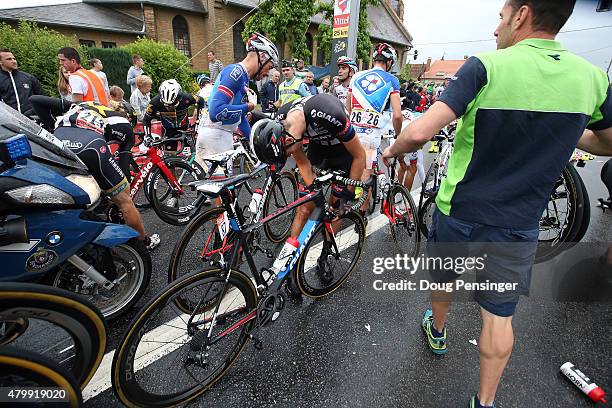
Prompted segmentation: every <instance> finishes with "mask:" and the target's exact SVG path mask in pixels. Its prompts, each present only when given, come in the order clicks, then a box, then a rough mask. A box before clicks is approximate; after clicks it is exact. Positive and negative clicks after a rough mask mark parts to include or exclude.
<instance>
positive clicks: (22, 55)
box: [0, 21, 85, 96]
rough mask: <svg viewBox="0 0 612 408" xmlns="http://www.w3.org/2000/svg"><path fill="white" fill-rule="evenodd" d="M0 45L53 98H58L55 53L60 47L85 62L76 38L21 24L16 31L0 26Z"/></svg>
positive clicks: (34, 25) (29, 24)
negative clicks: (10, 53) (76, 53)
mask: <svg viewBox="0 0 612 408" xmlns="http://www.w3.org/2000/svg"><path fill="white" fill-rule="evenodd" d="M0 44H2V48H8V49H9V50H11V51H12V52H13V55H15V58H16V59H17V63H18V64H19V69H20V70H22V71H25V72H28V73H30V74H32V75H34V76H35V77H36V78H38V80H39V81H40V83H41V85H42V87H43V89H44V90H45V91H46V92H47V93H48V94H49V95H54V96H58V95H59V92H58V91H57V79H58V72H59V68H58V67H59V62H58V59H57V51H58V50H59V49H60V48H62V47H74V48H76V49H77V50H78V51H79V52H80V53H81V59H83V60H84V58H85V57H84V54H83V52H82V50H81V49H80V47H79V45H78V42H77V40H76V37H67V36H65V35H62V34H60V33H58V32H57V31H53V30H50V29H48V28H46V27H39V26H38V25H37V24H36V23H29V22H25V21H21V22H20V23H19V25H18V26H17V27H16V28H14V27H12V26H10V25H8V24H5V23H0Z"/></svg>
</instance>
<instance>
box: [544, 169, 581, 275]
mask: <svg viewBox="0 0 612 408" xmlns="http://www.w3.org/2000/svg"><path fill="white" fill-rule="evenodd" d="M578 177H579V176H578V173H577V172H576V169H575V168H574V167H573V166H572V165H571V164H568V165H567V166H565V168H564V169H563V172H562V173H561V176H560V179H561V180H564V184H565V185H566V186H567V203H568V206H569V209H568V216H567V219H566V220H565V221H564V226H563V229H562V231H561V233H560V234H559V236H558V237H555V238H553V239H546V240H543V239H541V238H540V239H538V248H537V251H536V256H535V261H534V262H535V263H541V262H546V261H548V260H550V259H552V258H554V257H555V256H557V255H558V254H560V253H561V252H563V251H564V250H565V249H566V248H567V247H568V241H569V239H570V238H571V237H573V236H576V234H577V233H578V230H579V229H580V226H581V223H582V215H583V212H584V201H583V195H582V188H581V187H580V185H579V184H578V183H579V182H581V181H579V180H578ZM553 193H554V191H553V192H551V196H552V194H553ZM553 201H554V199H551V200H550V201H549V203H550V202H553ZM547 205H548V204H547ZM553 205H556V204H555V203H554V202H553Z"/></svg>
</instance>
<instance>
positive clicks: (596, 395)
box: [561, 361, 607, 404]
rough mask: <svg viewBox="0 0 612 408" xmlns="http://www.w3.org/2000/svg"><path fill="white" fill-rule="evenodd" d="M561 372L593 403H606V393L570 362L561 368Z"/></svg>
mask: <svg viewBox="0 0 612 408" xmlns="http://www.w3.org/2000/svg"><path fill="white" fill-rule="evenodd" d="M561 372H562V373H563V374H564V375H565V376H566V377H567V378H569V380H570V381H571V382H572V383H574V385H575V386H576V387H578V388H579V389H580V391H582V392H583V393H584V394H586V395H587V396H588V397H589V398H590V399H591V401H593V402H603V403H604V404H605V403H606V402H607V401H606V393H605V392H604V390H602V389H601V388H600V387H598V386H597V384H595V383H594V382H593V381H592V380H591V379H590V378H589V377H587V376H586V374H584V373H583V372H582V371H580V370H579V369H578V367H576V366H575V365H573V364H572V363H570V362H569V361H568V362H567V363H565V364H563V365H562V366H561Z"/></svg>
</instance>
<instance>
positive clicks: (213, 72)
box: [208, 51, 223, 84]
mask: <svg viewBox="0 0 612 408" xmlns="http://www.w3.org/2000/svg"><path fill="white" fill-rule="evenodd" d="M222 69H223V63H222V62H221V61H220V60H219V59H218V58H217V56H216V55H215V52H214V51H208V72H209V74H210V82H212V83H213V84H214V83H215V81H216V80H217V77H218V76H219V74H220V73H221V70H222Z"/></svg>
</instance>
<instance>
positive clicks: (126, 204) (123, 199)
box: [111, 188, 145, 238]
mask: <svg viewBox="0 0 612 408" xmlns="http://www.w3.org/2000/svg"><path fill="white" fill-rule="evenodd" d="M111 200H112V201H113V203H115V204H116V205H117V207H119V209H120V210H121V214H123V219H124V220H125V223H126V224H127V225H128V226H130V227H132V228H134V229H135V230H136V231H138V233H139V234H140V237H141V238H144V237H145V230H144V224H143V222H142V217H141V216H140V213H139V212H138V210H137V209H136V206H135V205H134V201H132V197H130V193H129V192H128V189H127V188H124V189H123V190H121V191H120V192H119V193H118V194H116V195H114V196H111Z"/></svg>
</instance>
